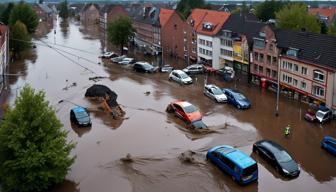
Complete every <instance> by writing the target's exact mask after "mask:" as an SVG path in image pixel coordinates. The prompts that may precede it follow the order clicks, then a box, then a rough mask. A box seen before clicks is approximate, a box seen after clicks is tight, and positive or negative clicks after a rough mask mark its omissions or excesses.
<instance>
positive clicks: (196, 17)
mask: <svg viewBox="0 0 336 192" xmlns="http://www.w3.org/2000/svg"><path fill="white" fill-rule="evenodd" d="M229 16H230V13H227V12H222V11H213V10H207V9H194V10H193V11H192V12H191V15H190V16H189V19H192V20H193V22H194V25H193V26H194V29H195V30H196V32H197V33H201V34H204V35H210V36H213V35H216V34H217V33H218V32H219V31H220V30H221V28H222V26H223V25H224V23H225V22H226V20H227V19H228V18H229ZM204 23H210V24H212V26H213V29H212V30H204V28H203V24H204Z"/></svg>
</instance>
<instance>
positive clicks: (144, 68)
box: [133, 61, 158, 73]
mask: <svg viewBox="0 0 336 192" xmlns="http://www.w3.org/2000/svg"><path fill="white" fill-rule="evenodd" d="M157 69H158V68H157V67H154V66H153V65H151V64H149V63H148V62H144V61H139V62H136V63H135V64H134V65H133V70H134V71H136V72H142V73H154V72H156V71H157Z"/></svg>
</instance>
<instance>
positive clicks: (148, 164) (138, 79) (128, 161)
mask: <svg viewBox="0 0 336 192" xmlns="http://www.w3.org/2000/svg"><path fill="white" fill-rule="evenodd" d="M54 28H55V30H56V34H54V31H53V30H49V33H48V34H46V35H45V36H43V37H42V38H40V39H35V43H36V46H37V47H36V49H32V50H31V51H29V52H27V53H25V54H24V55H23V56H22V59H21V60H19V61H17V62H16V63H15V64H12V65H11V66H10V73H12V74H18V75H19V76H11V77H10V79H9V82H10V94H9V97H8V101H9V102H10V103H11V104H13V101H14V99H15V96H16V95H17V94H18V93H19V91H20V88H21V87H22V86H24V85H25V84H30V85H31V86H33V87H34V88H36V89H38V90H44V91H45V92H46V98H47V99H48V100H49V101H50V104H51V105H52V106H53V107H54V108H55V110H56V112H57V116H58V117H59V119H60V120H61V121H62V123H63V124H64V129H66V130H68V131H69V134H68V140H69V141H74V142H76V143H77V146H76V148H75V149H74V150H73V152H72V155H76V156H77V158H76V161H75V163H74V164H73V166H72V167H71V170H70V171H69V173H68V175H67V177H66V179H67V180H66V181H65V182H64V183H63V184H60V185H58V186H56V187H55V189H54V190H53V191H54V192H60V191H62V192H64V191H65V192H74V191H81V192H92V191H99V192H105V191H125V192H128V191H137V192H138V191H139V192H142V191H143V192H148V191H211V192H212V191H335V190H336V180H335V178H336V166H335V162H336V158H335V157H333V156H331V155H330V154H328V153H326V152H325V151H324V150H321V148H320V141H321V140H322V138H323V136H325V135H332V136H334V137H335V136H336V124H335V122H331V123H328V124H325V125H319V124H312V123H309V122H306V121H305V120H304V119H303V115H304V112H305V111H306V109H307V106H306V105H304V104H300V103H298V102H296V101H293V100H291V99H287V98H285V97H281V99H280V108H279V109H280V115H279V117H275V115H274V109H275V98H276V96H275V93H273V92H270V91H265V90H261V89H259V88H258V87H255V86H254V85H248V84H245V83H242V82H240V83H238V84H236V85H235V83H226V82H222V81H220V80H219V79H218V78H217V77H215V76H209V78H208V82H210V83H215V84H216V85H218V86H220V87H237V89H239V90H241V91H242V92H243V93H244V94H245V95H246V96H247V97H248V98H249V99H250V100H251V102H252V108H251V109H248V110H238V109H236V108H234V107H233V106H230V105H228V104H217V103H215V102H213V101H212V100H210V99H209V98H207V97H205V96H204V95H203V92H202V91H203V90H202V87H203V85H204V76H203V75H198V76H195V77H193V79H194V84H192V85H188V86H180V85H178V84H176V83H174V82H169V81H168V74H166V73H156V74H140V73H135V72H133V71H132V70H130V68H129V67H125V66H119V65H116V64H112V63H110V62H107V61H104V62H103V61H102V60H101V59H99V58H98V56H99V54H100V53H101V51H102V50H103V49H104V47H102V45H103V44H104V43H102V42H103V41H104V40H103V39H104V38H103V35H101V34H100V33H99V30H98V29H97V27H95V26H86V27H85V26H81V25H80V24H79V23H74V22H59V21H58V22H57V23H56V25H55V26H54ZM47 31H48V30H47ZM47 44H48V45H51V46H52V47H54V48H56V49H51V48H50V47H48V46H47ZM67 47H73V48H77V49H80V50H74V49H70V48H67ZM64 51H65V52H64ZM69 53H70V54H69ZM135 56H136V57H137V58H138V59H146V60H148V61H149V62H153V63H154V64H155V65H156V64H157V63H156V62H158V60H159V59H156V58H155V57H149V58H147V57H144V56H143V55H142V54H141V53H136V52H135ZM165 63H170V64H172V65H174V67H176V68H182V67H184V66H185V64H184V63H183V62H181V61H177V60H174V59H170V58H166V59H165ZM95 76H102V77H107V78H102V79H100V81H98V82H96V83H98V84H104V85H106V86H108V87H109V88H111V89H112V90H113V91H115V92H116V93H117V94H118V103H119V104H121V106H122V108H123V109H124V110H125V111H126V115H125V118H124V119H122V120H112V118H111V116H110V115H109V114H106V113H105V112H103V111H101V110H100V109H99V105H100V104H99V103H97V102H93V101H90V100H87V99H86V98H85V97H84V93H85V91H86V89H87V88H88V87H90V86H91V85H93V84H94V83H95V82H94V81H91V80H89V78H90V77H95ZM73 83H76V85H75V86H71V85H73ZM64 88H67V89H64ZM148 91H149V92H150V94H146V92H148ZM175 99H185V100H188V101H189V102H191V103H193V104H195V105H196V106H198V107H199V109H200V111H201V112H202V113H203V114H204V122H205V123H206V124H207V125H208V126H210V128H211V131H209V132H208V133H193V132H191V131H190V130H188V129H186V128H185V123H184V122H183V121H182V120H179V119H176V118H175V117H174V116H173V115H170V114H166V112H165V108H166V106H167V104H168V103H170V102H171V101H172V100H175ZM60 100H63V102H59V101H60ZM74 104H76V105H81V106H84V107H87V108H89V109H91V117H92V121H93V125H92V127H91V128H77V127H76V126H74V125H73V124H71V123H70V118H69V111H70V109H71V108H72V107H73V106H74ZM287 124H290V125H291V127H292V135H291V136H290V138H285V137H284V136H283V129H284V127H285V126H286V125H287ZM262 138H264V139H271V140H274V141H276V142H278V143H280V144H281V145H282V146H284V147H285V148H286V149H288V151H289V152H290V153H291V154H292V156H293V157H294V158H295V159H296V160H297V161H298V163H300V165H301V174H300V176H299V177H298V178H296V179H292V180H288V179H285V178H283V177H282V176H280V175H279V174H278V173H276V172H275V170H274V169H273V168H272V167H270V166H269V165H268V164H267V163H266V162H265V161H264V160H262V159H260V158H258V157H257V156H256V155H255V154H251V153H252V144H253V143H254V142H255V141H257V140H259V139H262ZM221 144H228V145H232V146H235V147H238V148H239V149H241V150H242V151H244V152H246V153H247V154H251V155H252V157H253V158H255V159H256V161H257V162H258V166H259V180H258V182H255V183H252V184H250V185H247V186H239V185H237V184H236V183H234V182H233V181H232V180H231V178H230V177H229V176H228V175H226V174H223V173H222V172H221V171H219V170H218V169H217V168H216V167H214V166H213V165H212V164H211V163H209V162H207V161H206V160H205V154H206V151H207V150H208V149H209V148H211V147H213V146H216V145H221ZM191 151H192V152H191ZM182 153H184V154H185V153H191V154H192V160H191V161H190V160H185V159H184V158H181V154H182ZM127 154H129V155H128V158H126V156H127Z"/></svg>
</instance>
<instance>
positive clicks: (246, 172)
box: [206, 145, 258, 184]
mask: <svg viewBox="0 0 336 192" xmlns="http://www.w3.org/2000/svg"><path fill="white" fill-rule="evenodd" d="M206 158H207V159H209V160H210V161H211V162H212V163H213V164H215V165H216V166H217V167H218V168H219V169H221V170H222V171H223V172H225V173H227V174H229V175H230V176H231V178H232V180H233V181H236V182H237V183H239V184H248V183H251V182H253V181H255V180H257V179H258V165H257V163H256V161H255V160H253V159H252V158H251V157H250V156H248V155H247V154H245V153H243V152H242V151H240V150H238V149H235V148H233V147H231V146H228V145H222V146H217V147H214V148H212V149H210V150H209V151H208V153H207V155H206Z"/></svg>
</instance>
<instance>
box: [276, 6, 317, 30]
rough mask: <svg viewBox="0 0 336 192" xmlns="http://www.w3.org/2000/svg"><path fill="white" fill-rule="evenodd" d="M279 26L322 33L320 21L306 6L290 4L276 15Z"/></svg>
mask: <svg viewBox="0 0 336 192" xmlns="http://www.w3.org/2000/svg"><path fill="white" fill-rule="evenodd" d="M276 19H277V26H278V27H279V28H284V29H293V30H297V31H300V30H305V31H309V32H314V33H320V32H321V26H320V23H319V21H318V20H317V18H316V17H315V16H314V15H311V14H309V13H308V11H307V6H306V5H305V4H298V3H295V4H290V5H287V6H285V7H284V8H283V9H281V10H280V11H279V12H277V13H276Z"/></svg>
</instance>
